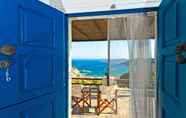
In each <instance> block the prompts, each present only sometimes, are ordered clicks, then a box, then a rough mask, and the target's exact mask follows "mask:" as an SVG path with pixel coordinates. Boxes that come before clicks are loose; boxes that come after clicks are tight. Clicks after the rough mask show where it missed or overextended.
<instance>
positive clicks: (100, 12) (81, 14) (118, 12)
mask: <svg viewBox="0 0 186 118" xmlns="http://www.w3.org/2000/svg"><path fill="white" fill-rule="evenodd" d="M157 10H158V7H149V8H135V9H124V10H108V11H96V12H80V13H69V14H67V16H68V17H86V16H103V15H117V14H127V13H141V12H150V11H157Z"/></svg>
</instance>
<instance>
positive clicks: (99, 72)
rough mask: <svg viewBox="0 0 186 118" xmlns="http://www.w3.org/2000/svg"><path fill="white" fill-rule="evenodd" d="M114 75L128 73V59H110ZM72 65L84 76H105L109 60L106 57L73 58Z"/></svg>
mask: <svg viewBox="0 0 186 118" xmlns="http://www.w3.org/2000/svg"><path fill="white" fill-rule="evenodd" d="M110 62H111V63H110V64H111V66H110V69H111V73H110V75H111V76H113V77H120V76H121V75H123V74H125V73H128V60H127V59H113V60H111V61H110ZM72 66H73V67H74V68H76V69H78V70H79V71H80V73H81V74H82V75H83V76H88V77H105V76H106V74H107V73H108V61H107V60H106V59H73V60H72Z"/></svg>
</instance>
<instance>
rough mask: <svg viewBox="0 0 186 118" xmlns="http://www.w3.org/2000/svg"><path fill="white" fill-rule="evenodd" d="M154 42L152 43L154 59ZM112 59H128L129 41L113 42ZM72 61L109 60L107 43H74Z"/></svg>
mask: <svg viewBox="0 0 186 118" xmlns="http://www.w3.org/2000/svg"><path fill="white" fill-rule="evenodd" d="M154 45H155V44H154V40H153V41H152V43H151V47H152V55H153V57H154ZM111 58H112V59H128V58H129V55H128V45H127V41H111ZM72 59H107V42H106V41H100V42H96V41H95V42H72Z"/></svg>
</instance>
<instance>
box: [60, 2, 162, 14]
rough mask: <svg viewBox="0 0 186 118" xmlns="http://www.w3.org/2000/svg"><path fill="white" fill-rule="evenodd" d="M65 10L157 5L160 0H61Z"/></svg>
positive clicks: (96, 9)
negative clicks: (113, 5)
mask: <svg viewBox="0 0 186 118" xmlns="http://www.w3.org/2000/svg"><path fill="white" fill-rule="evenodd" d="M61 1H63V4H64V7H65V10H66V12H68V13H72V12H85V11H103V10H104V11H105V10H110V7H111V5H112V4H115V5H116V9H132V8H143V7H155V6H159V4H160V0H61Z"/></svg>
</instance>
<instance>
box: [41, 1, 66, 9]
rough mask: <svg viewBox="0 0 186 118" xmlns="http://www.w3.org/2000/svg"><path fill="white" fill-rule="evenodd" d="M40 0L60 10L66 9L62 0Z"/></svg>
mask: <svg viewBox="0 0 186 118" xmlns="http://www.w3.org/2000/svg"><path fill="white" fill-rule="evenodd" d="M39 1H41V2H44V3H45V4H47V5H50V6H52V7H54V8H56V9H58V10H60V11H64V7H63V4H62V2H61V0H39Z"/></svg>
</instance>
